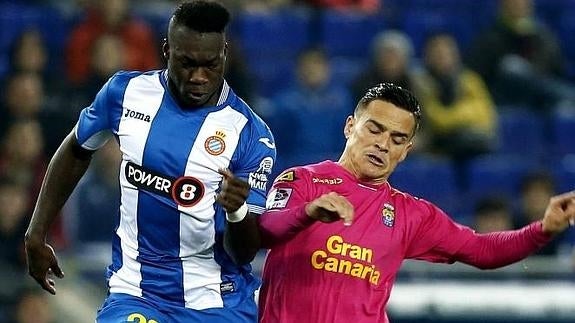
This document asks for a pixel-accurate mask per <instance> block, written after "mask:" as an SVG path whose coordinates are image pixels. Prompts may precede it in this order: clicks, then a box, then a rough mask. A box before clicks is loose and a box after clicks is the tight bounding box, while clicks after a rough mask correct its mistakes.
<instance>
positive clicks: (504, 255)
mask: <svg viewBox="0 0 575 323" xmlns="http://www.w3.org/2000/svg"><path fill="white" fill-rule="evenodd" d="M551 239H552V236H550V235H547V234H545V233H543V229H542V223H541V222H540V221H537V222H533V223H531V224H530V225H527V226H525V227H523V228H522V229H519V230H514V231H502V232H492V233H487V234H476V235H474V236H473V238H472V239H470V240H468V241H467V243H465V244H464V245H463V248H461V250H460V251H459V252H458V253H457V255H456V257H457V260H458V261H461V262H463V263H466V264H469V265H472V266H475V267H477V268H481V269H493V268H499V267H503V266H507V265H509V264H512V263H515V262H517V261H519V260H521V259H524V258H526V257H527V256H529V255H530V254H532V253H533V252H535V251H537V250H539V249H540V248H541V247H543V246H544V245H545V244H547V243H548V242H549V241H550V240H551Z"/></svg>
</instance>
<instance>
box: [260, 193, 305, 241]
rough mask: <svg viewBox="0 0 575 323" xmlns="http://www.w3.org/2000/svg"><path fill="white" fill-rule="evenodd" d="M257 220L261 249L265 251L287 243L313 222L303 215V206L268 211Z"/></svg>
mask: <svg viewBox="0 0 575 323" xmlns="http://www.w3.org/2000/svg"><path fill="white" fill-rule="evenodd" d="M259 220H260V221H259V225H260V233H261V239H262V247H264V248H267V249H269V248H271V247H273V246H274V245H277V244H280V243H282V242H285V241H288V240H289V239H291V238H292V237H293V236H295V235H296V234H297V233H298V232H300V231H301V230H302V229H304V228H307V227H308V226H310V225H311V224H312V223H313V222H314V220H313V219H311V218H310V217H309V216H307V214H306V213H305V204H304V205H300V206H296V207H293V208H289V209H283V210H279V211H278V210H268V211H266V212H264V214H262V215H261V216H260V217H259Z"/></svg>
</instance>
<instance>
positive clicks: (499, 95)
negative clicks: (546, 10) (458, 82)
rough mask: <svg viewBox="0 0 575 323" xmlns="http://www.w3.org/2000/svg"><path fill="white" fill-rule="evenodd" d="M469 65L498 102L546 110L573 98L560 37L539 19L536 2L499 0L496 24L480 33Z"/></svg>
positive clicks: (473, 47)
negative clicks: (535, 7) (536, 14)
mask: <svg viewBox="0 0 575 323" xmlns="http://www.w3.org/2000/svg"><path fill="white" fill-rule="evenodd" d="M467 63H468V65H469V66H470V67H471V68H472V69H473V70H475V71H476V72H478V73H479V74H480V75H481V76H482V77H483V79H484V80H485V82H486V83H487V85H488V86H489V88H490V91H491V93H492V94H493V96H494V99H495V102H496V103H497V105H498V106H501V105H513V106H524V107H527V108H532V109H535V110H539V111H543V112H546V111H549V110H551V109H554V108H556V107H557V106H558V105H560V104H563V103H564V102H565V101H568V100H573V99H574V97H575V94H573V93H575V87H574V86H573V85H572V84H569V83H567V82H566V80H565V77H564V76H565V75H564V72H565V69H564V58H563V54H562V52H561V48H560V46H559V43H558V40H557V37H556V35H555V34H554V33H553V32H552V31H551V30H550V29H549V28H548V27H547V26H546V25H545V24H543V23H542V22H541V21H539V20H538V19H537V18H536V16H535V13H534V5H533V0H500V1H499V11H498V15H497V18H496V20H495V22H494V23H493V24H492V25H491V27H490V28H489V29H488V30H486V31H484V32H483V33H482V34H480V35H479V36H478V37H477V40H476V41H475V43H474V44H473V45H472V49H471V51H470V55H469V57H468V60H467Z"/></svg>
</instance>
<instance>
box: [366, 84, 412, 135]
mask: <svg viewBox="0 0 575 323" xmlns="http://www.w3.org/2000/svg"><path fill="white" fill-rule="evenodd" d="M375 100H381V101H385V102H389V103H391V104H393V105H395V106H397V107H399V108H401V109H404V110H407V111H409V112H411V113H412V114H413V116H414V117H415V131H417V129H419V124H420V123H421V106H420V104H419V101H418V100H417V98H416V97H415V95H413V94H412V93H411V92H410V91H408V90H406V89H404V88H402V87H401V86H399V85H396V84H393V83H379V84H377V85H376V86H374V87H372V88H370V89H368V90H367V92H366V93H365V94H364V95H363V97H362V98H361V99H359V102H358V104H357V107H356V108H355V112H356V113H357V112H359V111H360V110H363V109H365V107H366V106H367V105H368V104H369V103H370V102H372V101H375ZM415 131H414V132H415Z"/></svg>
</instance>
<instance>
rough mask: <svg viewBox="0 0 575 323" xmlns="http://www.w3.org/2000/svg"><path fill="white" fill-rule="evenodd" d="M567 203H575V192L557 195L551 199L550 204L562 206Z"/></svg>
mask: <svg viewBox="0 0 575 323" xmlns="http://www.w3.org/2000/svg"><path fill="white" fill-rule="evenodd" d="M567 203H575V191H570V192H567V193H563V194H559V195H556V196H554V197H552V198H551V204H556V205H557V204H558V205H562V206H563V205H565V204H567Z"/></svg>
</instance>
